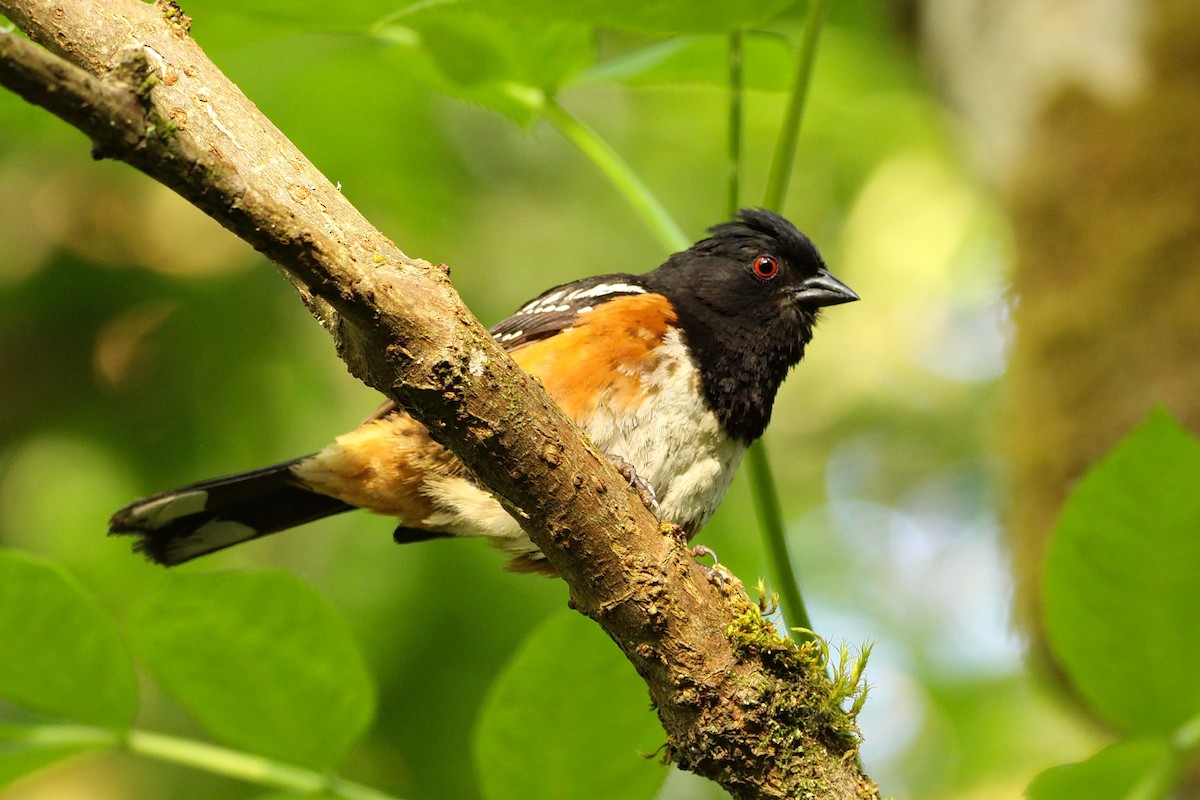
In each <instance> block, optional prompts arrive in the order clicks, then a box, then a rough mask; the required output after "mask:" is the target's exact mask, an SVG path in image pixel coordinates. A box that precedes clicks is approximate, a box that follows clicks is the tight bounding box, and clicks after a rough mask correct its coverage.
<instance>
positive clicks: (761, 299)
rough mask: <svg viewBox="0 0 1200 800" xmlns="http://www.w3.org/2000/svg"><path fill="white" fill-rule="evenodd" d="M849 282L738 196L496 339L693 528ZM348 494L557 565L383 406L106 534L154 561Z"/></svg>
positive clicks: (566, 292)
mask: <svg viewBox="0 0 1200 800" xmlns="http://www.w3.org/2000/svg"><path fill="white" fill-rule="evenodd" d="M858 299H859V296H858V295H857V294H856V293H855V292H854V290H852V289H851V288H850V287H849V286H847V285H846V284H845V283H843V282H842V281H840V280H838V279H837V278H836V277H834V276H833V274H832V273H830V271H829V270H828V268H827V267H826V265H825V262H824V261H823V260H822V258H821V255H820V253H819V252H818V250H817V247H816V245H814V244H813V242H812V240H811V239H809V237H808V236H806V235H805V234H803V233H802V232H800V230H799V229H797V228H796V226H795V225H793V224H792V223H791V222H790V221H788V220H787V219H785V218H784V217H782V216H780V215H778V214H776V213H774V212H772V211H768V210H765V209H761V208H745V209H742V210H740V211H739V212H738V213H737V214H736V215H735V216H734V218H733V219H731V220H729V221H726V222H722V223H720V224H717V225H715V226H713V227H711V228H709V229H708V236H707V237H706V238H704V239H701V240H700V241H698V242H696V243H695V244H694V245H692V246H691V247H689V248H688V249H686V250H683V251H680V252H677V253H674V254H673V255H671V256H669V257H668V258H667V259H666V261H665V262H663V263H662V264H661V265H659V266H658V267H657V268H655V269H652V270H650V271H649V272H646V273H643V274H631V273H623V272H622V273H611V274H604V275H597V276H594V277H589V278H583V279H580V280H576V281H574V282H571V283H566V284H563V285H560V286H556V287H554V288H551V289H548V290H547V291H545V292H543V293H542V294H540V295H538V296H537V297H535V298H534V299H533V300H530V301H529V302H528V303H526V304H525V305H523V306H521V307H520V308H519V309H518V310H517V311H516V312H515V313H514V314H512V316H510V317H508V318H507V319H505V320H503V321H502V322H500V323H499V324H498V325H496V326H495V327H494V328H492V329H491V334H492V336H493V337H494V338H495V339H496V341H497V342H498V343H499V344H500V345H502V346H503V347H504V348H505V349H506V350H507V351H508V352H509V353H510V354H511V356H512V358H513V359H514V360H515V361H516V362H517V364H519V365H520V366H521V367H522V368H523V369H524V370H525V371H526V372H528V373H530V374H531V375H533V376H535V377H536V378H538V379H539V380H540V381H541V382H542V384H543V385H544V386H545V388H546V390H547V391H548V392H549V394H550V396H551V397H552V398H553V399H554V400H555V402H556V403H558V405H559V406H560V407H561V408H562V410H563V411H564V412H565V413H566V414H567V416H569V417H570V418H571V419H572V420H573V421H574V422H575V423H576V425H577V426H578V427H580V428H581V429H582V431H583V432H584V433H585V434H586V435H587V437H588V439H589V440H590V441H591V443H592V444H593V445H594V446H595V447H596V448H597V449H598V450H599V451H601V452H602V453H603V454H605V455H606V456H608V457H610V458H611V459H612V460H613V461H614V463H615V464H617V466H618V467H620V468H621V469H622V472H623V474H626V475H627V476H628V477H629V478H630V479H631V480H633V481H634V482H635V483H636V484H637V486H639V487H642V488H644V489H646V490H648V494H649V495H650V497H649V498H648V499H649V500H651V501H652V502H653V503H655V504H657V508H658V511H659V513H660V515H661V517H662V518H664V519H665V520H667V521H669V522H671V523H674V524H676V525H678V526H679V527H680V528H681V529H682V530H683V531H684V533H685V534H686V535H687V537H688V539H689V540H690V539H691V537H693V536H694V535H695V534H696V533H697V532H698V531H699V530H700V529H701V528H702V527H703V526H704V525H705V523H706V522H708V520H709V518H710V517H711V516H712V514H713V512H714V511H715V510H716V508H717V506H718V505H719V504H720V502H721V500H722V499H723V498H724V496H725V493H726V491H727V490H728V489H729V486H730V483H731V481H732V480H733V475H734V473H735V471H736V469H737V467H738V464H739V463H740V462H741V460H742V456H743V454H744V453H745V452H746V449H747V447H749V445H750V444H751V443H753V442H754V441H755V440H756V439H758V438H759V437H761V436H762V434H763V432H764V430H765V429H766V427H767V424H768V422H769V421H770V418H771V410H772V406H773V405H774V402H775V396H776V393H777V391H778V389H779V387H780V385H781V383H782V382H783V380H784V378H785V376H786V375H787V373H788V372H789V371H790V370H791V368H792V367H793V366H795V365H796V364H797V363H799V362H800V360H801V358H802V357H803V356H804V352H805V348H806V347H807V346H808V344H809V342H810V341H811V339H812V335H813V328H814V326H815V324H816V322H817V317H818V314H819V312H820V311H821V309H823V308H824V307H826V306H832V305H838V304H842V303H849V302H852V301H856V300H858ZM355 508H362V509H368V510H370V511H373V512H376V513H379V514H384V515H387V516H391V517H394V518H395V519H396V520H397V522H398V527H397V528H396V530H395V533H394V534H393V538H394V539H395V540H396V542H398V543H401V544H405V543H410V542H417V541H422V540H426V539H436V538H444V537H484V538H487V539H490V540H491V541H492V542H493V543H495V544H497V545H498V546H499V547H500V548H502V549H503V550H505V551H507V553H508V554H509V555H510V556H511V558H510V561H509V563H508V567H509V569H512V570H514V571H518V572H542V573H547V574H554V571H553V569H552V568H551V567H550V566H549V563H548V562H547V561H546V560H545V558H544V556H543V555H542V553H541V551H540V550H538V548H537V547H536V546H535V545H534V544H533V543H532V542H531V541H530V540H529V538H528V537H527V536H526V535H525V532H524V531H523V530H522V529H521V526H520V525H519V524H518V522H517V521H516V520H515V519H514V518H513V517H512V516H511V515H510V514H509V513H508V512H507V511H505V510H504V508H503V507H502V506H501V504H500V503H499V502H498V501H497V500H496V499H495V498H494V497H493V496H492V495H491V494H490V493H489V492H488V491H487V490H486V489H485V488H484V487H483V486H481V485H480V484H479V483H478V482H477V481H476V480H475V478H474V476H473V475H472V474H471V472H470V471H469V470H468V468H467V467H466V466H465V465H464V464H463V463H462V462H461V461H459V460H458V459H457V458H456V457H455V456H454V455H453V454H452V453H451V452H450V451H449V450H447V449H445V448H444V447H442V445H440V444H438V443H437V442H436V441H434V439H433V438H432V437H431V436H430V434H429V431H428V430H427V429H426V428H425V427H424V426H423V425H421V423H419V422H418V421H417V420H415V419H414V418H413V417H411V416H409V415H408V414H407V413H405V412H404V410H403V409H401V408H399V407H398V406H397V405H396V404H395V403H393V402H388V403H385V404H384V405H383V406H382V407H381V408H380V409H379V410H377V411H376V412H375V413H374V414H372V415H371V416H370V417H369V418H368V419H367V420H366V421H365V422H364V423H362V424H361V425H360V426H358V427H357V428H356V429H354V430H352V431H350V432H349V433H346V434H344V435H342V436H339V437H337V438H336V439H335V440H334V441H333V442H332V443H331V444H329V445H328V446H327V447H325V448H324V449H322V450H320V451H318V452H316V453H313V454H311V455H307V456H303V457H301V458H295V459H292V460H290V461H285V462H282V463H279V464H275V465H272V466H268V467H263V468H261V469H256V470H252V471H250V472H242V473H238V474H233V475H227V476H224V477H219V478H213V479H209V480H204V481H200V482H197V483H192V484H189V485H187V486H182V487H180V488H177V489H171V490H169V491H165V492H160V493H158V494H155V495H152V496H149V497H145V498H142V499H139V500H136V501H135V502H133V503H130V504H129V505H127V506H125V507H124V508H122V509H120V510H119V511H117V512H116V513H115V514H113V516H112V518H111V520H110V521H109V533H110V534H123V535H132V536H134V537H136V539H135V543H134V550H135V551H139V552H141V553H143V554H144V555H146V556H147V557H148V558H149V559H150V560H151V561H154V562H157V563H159V564H163V565H166V566H174V565H177V564H182V563H184V562H186V561H190V560H191V559H194V558H197V557H199V556H203V555H206V554H208V553H212V552H216V551H218V550H223V549H225V548H227V547H231V546H233V545H236V544H239V543H241V542H245V541H249V540H252V539H257V538H259V537H262V536H266V535H268V534H272V533H276V532H279V531H283V530H287V529H289V528H294V527H296V526H299V525H302V524H305V523H308V522H312V521H314V520H318V519H321V518H323V517H328V516H331V515H333V514H339V513H342V512H345V511H350V510H352V509H355Z"/></svg>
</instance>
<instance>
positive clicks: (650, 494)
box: [605, 453, 663, 523]
mask: <svg viewBox="0 0 1200 800" xmlns="http://www.w3.org/2000/svg"><path fill="white" fill-rule="evenodd" d="M605 455H606V456H607V457H608V460H609V461H610V462H612V465H613V467H614V468H615V469H616V470H617V474H618V475H620V476H621V477H622V478H624V479H625V480H627V481H628V482H629V488H631V489H633V490H634V491H635V492H637V496H638V499H639V500H641V501H642V505H644V506H645V507H646V508H648V509H650V513H651V514H653V515H654V518H655V519H656V520H658V521H659V523H661V522H662V519H663V517H662V509H661V508H660V507H659V505H658V498H657V497H655V496H654V487H653V486H651V485H650V484H648V483H646V482H645V481H644V480H642V479H641V478H640V477H638V474H637V470H635V469H634V468H633V464H630V463H629V462H628V461H626V460H625V459H623V458H621V457H620V456H618V455H613V454H611V453H606V454H605Z"/></svg>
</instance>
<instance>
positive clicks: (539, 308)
mask: <svg viewBox="0 0 1200 800" xmlns="http://www.w3.org/2000/svg"><path fill="white" fill-rule="evenodd" d="M649 291H650V290H649V289H647V288H646V287H645V285H644V284H643V283H642V281H641V279H640V278H639V277H638V276H636V275H628V274H625V273H616V274H613V275H597V276H595V277H593V278H584V279H582V280H578V281H573V282H571V283H564V284H563V285H562V286H555V287H554V288H553V289H547V290H546V291H544V292H542V293H541V294H540V295H538V296H537V297H535V298H534V299H533V300H530V301H529V302H528V303H526V304H525V305H523V306H521V307H520V308H519V309H517V311H516V312H515V313H514V314H513V315H512V316H511V317H509V318H508V319H506V320H504V321H503V322H501V323H499V324H498V325H496V326H495V327H493V328H492V336H494V337H496V341H497V342H499V343H500V344H501V345H503V347H504V349H505V350H516V349H517V348H518V347H521V346H523V345H527V344H529V343H531V342H536V341H538V340H539V339H545V338H547V337H549V336H553V335H554V334H556V333H558V332H559V331H561V330H564V329H566V328H570V327H571V326H572V325H574V324H575V321H576V320H577V319H578V318H579V316H580V315H581V314H586V313H588V312H589V311H591V310H592V309H593V308H595V307H596V306H598V305H600V304H601V303H605V302H607V301H609V300H612V299H614V298H617V297H627V296H629V295H637V294H646V293H648V292H649Z"/></svg>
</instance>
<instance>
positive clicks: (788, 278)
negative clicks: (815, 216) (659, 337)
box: [643, 209, 858, 444]
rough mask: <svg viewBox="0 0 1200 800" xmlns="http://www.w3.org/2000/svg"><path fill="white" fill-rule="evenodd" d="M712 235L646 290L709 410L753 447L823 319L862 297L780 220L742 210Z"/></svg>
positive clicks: (679, 256)
mask: <svg viewBox="0 0 1200 800" xmlns="http://www.w3.org/2000/svg"><path fill="white" fill-rule="evenodd" d="M709 233H710V234H711V235H710V236H709V237H708V238H707V239H703V240H701V241H699V242H697V243H696V244H694V245H692V246H691V247H690V248H688V249H687V250H685V251H683V252H681V253H676V254H674V255H673V256H671V257H670V258H669V259H667V261H666V263H664V264H663V265H662V266H661V267H659V268H658V269H656V270H654V271H653V272H650V273H648V274H647V275H645V276H643V281H644V283H645V284H646V286H647V287H648V288H650V289H651V290H653V291H656V292H659V293H661V294H663V295H665V296H666V297H667V298H668V299H669V300H670V301H671V303H672V305H674V307H675V310H676V311H677V313H678V314H679V324H680V326H681V327H682V329H683V334H684V337H685V338H686V340H687V343H688V346H689V348H690V349H691V352H692V354H693V357H694V358H695V360H696V366H697V368H698V369H699V371H700V376H701V380H702V382H703V385H704V386H703V388H704V392H705V396H706V398H707V400H708V403H709V406H710V407H711V408H712V410H713V412H714V413H715V414H716V415H717V418H718V419H719V420H720V422H721V424H722V426H723V427H724V428H725V430H726V432H727V433H728V434H729V435H731V436H733V437H735V438H737V439H739V440H741V441H743V442H745V443H747V444H748V443H750V442H752V441H754V440H755V439H757V438H758V437H759V436H761V435H762V432H763V430H764V429H765V428H766V427H767V422H768V421H770V418H771V406H772V404H773V403H774V401H775V393H776V392H777V391H778V389H779V385H780V384H781V383H782V382H783V379H784V376H786V375H787V372H788V370H789V369H790V368H791V367H792V366H794V365H795V364H796V363H797V362H798V361H800V359H801V357H803V355H804V348H805V346H806V345H807V344H808V342H809V340H810V339H811V338H812V331H813V326H814V325H815V324H816V321H817V313H818V311H819V309H821V308H822V307H823V306H831V305H837V304H839V303H848V302H851V301H853V300H857V299H858V295H857V294H855V293H854V291H853V290H852V289H850V287H848V286H846V285H845V284H844V283H842V282H841V281H839V280H838V279H837V278H835V277H833V275H831V274H830V273H829V272H828V271H827V270H826V269H825V262H824V261H822V260H821V255H820V253H818V252H817V248H816V246H815V245H813V243H812V241H811V240H810V239H809V238H808V237H807V236H805V235H804V234H803V233H801V232H800V231H799V230H797V229H796V226H794V225H792V223H790V222H788V221H787V220H786V219H784V218H783V217H781V216H779V215H778V214H775V213H772V212H770V211H766V210H764V209H743V210H742V211H740V212H738V215H737V219H736V220H734V221H732V222H725V223H722V224H720V225H716V226H714V227H712V228H710V229H709Z"/></svg>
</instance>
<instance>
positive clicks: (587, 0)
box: [468, 0, 793, 34]
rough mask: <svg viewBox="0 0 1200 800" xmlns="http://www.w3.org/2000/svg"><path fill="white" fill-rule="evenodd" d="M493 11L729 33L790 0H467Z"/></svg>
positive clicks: (629, 27)
mask: <svg viewBox="0 0 1200 800" xmlns="http://www.w3.org/2000/svg"><path fill="white" fill-rule="evenodd" d="M468 2H469V3H470V5H471V6H473V7H475V8H478V9H480V10H483V11H485V12H488V13H491V14H496V15H510V16H513V17H527V18H532V19H542V20H555V19H558V20H572V21H574V22H582V23H585V24H587V25H595V26H599V27H604V28H615V29H618V30H626V31H637V32H639V33H656V34H680V33H728V32H729V31H733V30H738V29H740V28H744V27H746V26H747V25H752V24H754V23H756V22H762V21H763V20H766V19H769V18H770V17H773V16H775V15H776V14H778V13H779V12H781V11H783V10H784V9H786V8H788V7H789V6H791V5H792V3H793V0H691V1H690V2H673V3H671V2H645V0H468Z"/></svg>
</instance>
